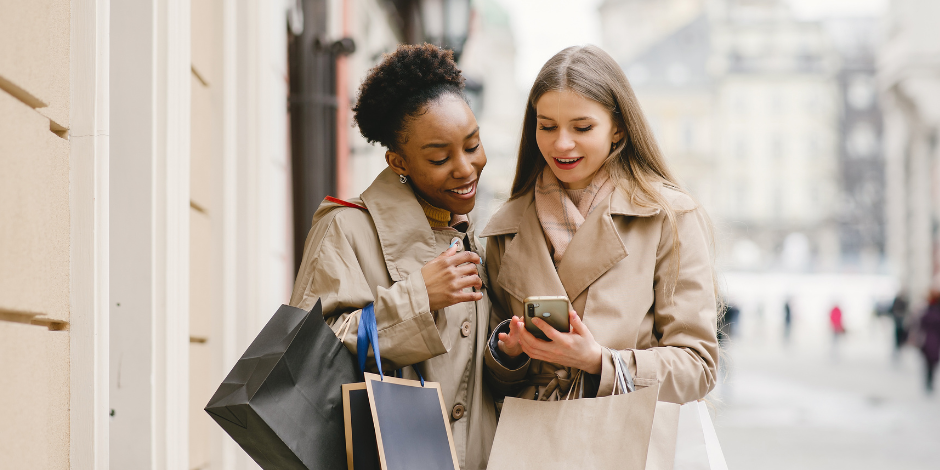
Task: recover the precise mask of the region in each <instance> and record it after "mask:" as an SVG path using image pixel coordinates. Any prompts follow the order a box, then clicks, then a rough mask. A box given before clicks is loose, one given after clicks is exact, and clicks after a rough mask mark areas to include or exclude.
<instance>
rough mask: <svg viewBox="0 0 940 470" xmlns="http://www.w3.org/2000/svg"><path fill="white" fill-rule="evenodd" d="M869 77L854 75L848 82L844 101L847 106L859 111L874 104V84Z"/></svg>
mask: <svg viewBox="0 0 940 470" xmlns="http://www.w3.org/2000/svg"><path fill="white" fill-rule="evenodd" d="M874 81H875V80H874V78H873V77H871V76H870V75H856V76H854V77H852V78H851V79H850V80H849V86H848V90H847V91H846V100H847V101H848V102H849V106H851V107H852V108H854V109H857V110H859V111H861V110H865V109H868V108H870V107H871V106H872V105H873V104H874V103H875V91H876V90H875V83H874Z"/></svg>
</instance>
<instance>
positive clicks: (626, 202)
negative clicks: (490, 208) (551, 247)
mask: <svg viewBox="0 0 940 470" xmlns="http://www.w3.org/2000/svg"><path fill="white" fill-rule="evenodd" d="M657 189H658V188H657ZM658 213H659V209H656V208H652V207H645V206H640V205H638V204H636V203H635V202H633V201H631V200H630V198H628V197H626V196H625V195H624V194H623V193H622V192H621V191H620V190H616V191H614V192H613V193H612V194H611V195H610V197H608V198H607V200H606V201H604V202H601V203H600V204H599V205H598V206H597V207H596V208H595V209H594V211H593V212H591V213H590V214H589V215H588V217H587V219H585V221H584V224H583V225H581V228H579V229H578V231H577V232H576V233H575V235H574V239H572V241H571V244H570V245H569V246H568V251H566V252H565V256H564V258H562V260H561V262H560V263H559V264H558V266H557V270H556V267H555V265H554V263H552V259H551V255H549V252H548V244H547V243H546V241H545V234H544V232H543V231H542V226H541V224H540V223H539V220H538V215H537V214H536V211H535V197H534V196H533V193H532V192H531V191H530V192H529V193H527V194H525V195H523V196H521V197H519V198H517V199H514V200H512V201H509V202H507V203H506V204H505V205H504V206H503V207H502V208H501V209H500V210H499V211H498V212H497V213H496V215H494V216H493V218H492V219H491V220H490V223H489V224H488V225H487V226H486V228H485V229H484V230H483V233H481V235H480V236H481V237H491V236H497V235H507V234H516V236H515V237H513V239H512V241H511V242H510V243H509V245H508V246H507V247H506V252H505V253H504V254H503V259H502V262H501V265H500V270H499V278H498V279H497V282H498V283H499V285H500V286H501V287H502V288H503V289H505V290H506V292H508V293H509V294H510V295H512V296H513V297H516V298H517V299H519V300H523V299H525V298H526V297H528V296H533V295H567V297H568V299H570V300H571V301H574V299H576V298H577V297H578V296H579V295H581V293H582V292H584V290H585V289H587V288H588V287H590V285H591V284H593V283H594V281H596V280H597V279H598V278H599V277H601V276H602V275H603V274H604V273H605V272H607V271H608V270H609V269H610V268H612V267H613V266H614V265H616V264H617V263H619V262H620V261H621V260H622V259H624V258H626V257H627V255H628V254H629V253H628V252H627V248H626V246H624V244H623V240H622V239H621V238H620V234H619V232H618V231H617V228H616V227H615V226H614V221H613V217H612V216H613V215H614V214H616V215H622V216H632V217H651V216H654V215H656V214H658Z"/></svg>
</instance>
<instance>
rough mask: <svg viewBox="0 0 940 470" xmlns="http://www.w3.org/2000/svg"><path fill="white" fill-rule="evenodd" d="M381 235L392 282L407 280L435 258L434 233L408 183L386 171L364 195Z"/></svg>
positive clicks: (389, 169)
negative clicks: (402, 182) (400, 180)
mask: <svg viewBox="0 0 940 470" xmlns="http://www.w3.org/2000/svg"><path fill="white" fill-rule="evenodd" d="M362 201H363V203H365V205H366V207H367V208H368V210H369V215H371V216H372V221H373V222H374V223H375V230H376V232H377V233H378V235H379V243H380V244H381V245H382V253H383V254H384V255H385V265H386V266H387V267H388V274H389V275H390V276H391V278H392V280H393V281H396V282H397V281H401V280H404V279H405V278H406V277H407V276H408V275H409V274H411V273H413V272H415V271H418V270H420V269H421V268H422V267H423V266H424V265H425V264H427V263H428V262H429V261H431V260H432V259H434V257H436V256H437V255H438V254H439V253H437V251H436V241H435V237H434V230H433V229H431V226H430V225H429V224H428V219H427V217H426V216H425V215H424V210H422V209H421V205H420V204H419V203H418V199H417V198H416V197H415V193H414V191H413V190H412V189H411V185H409V184H401V182H399V180H398V175H396V174H395V172H394V171H392V169H391V168H386V169H385V170H384V171H382V173H380V174H379V176H378V177H376V178H375V181H373V182H372V184H371V185H370V186H369V187H368V188H367V189H366V190H365V191H364V192H363V193H362Z"/></svg>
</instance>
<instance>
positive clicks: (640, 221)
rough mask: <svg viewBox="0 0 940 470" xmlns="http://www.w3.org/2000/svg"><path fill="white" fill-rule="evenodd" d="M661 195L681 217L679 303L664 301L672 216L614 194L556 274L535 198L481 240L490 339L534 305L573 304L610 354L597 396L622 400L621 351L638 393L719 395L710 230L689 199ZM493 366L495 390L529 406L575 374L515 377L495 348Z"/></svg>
mask: <svg viewBox="0 0 940 470" xmlns="http://www.w3.org/2000/svg"><path fill="white" fill-rule="evenodd" d="M658 187H659V190H660V191H661V193H662V194H663V195H665V196H666V198H667V200H669V201H670V202H671V205H672V207H673V208H674V209H675V210H676V211H677V219H678V229H679V251H680V252H681V256H680V262H681V267H680V269H679V278H678V284H677V286H676V289H675V294H674V297H673V302H671V303H670V302H666V301H665V295H664V286H665V285H666V282H669V283H672V282H673V280H674V272H675V271H674V267H673V259H672V258H671V256H673V254H674V250H673V232H672V230H671V228H670V226H669V223H668V221H667V219H666V217H665V214H664V213H662V212H661V211H660V210H658V209H655V208H648V207H642V206H639V205H637V204H635V203H633V202H631V201H630V199H629V198H628V197H627V196H625V195H624V194H623V192H621V191H620V190H617V191H614V193H613V194H611V196H610V198H609V199H608V200H606V201H604V202H602V203H601V204H600V205H598V206H597V207H596V208H595V209H594V211H593V212H591V213H590V214H589V215H588V217H587V218H586V219H585V221H584V224H583V225H582V226H581V227H580V228H579V229H578V231H577V232H576V233H575V236H574V239H573V240H572V241H571V244H570V245H569V246H568V249H567V251H566V252H565V256H564V258H562V260H561V262H560V263H559V264H558V269H557V272H556V270H555V266H554V265H553V263H552V259H551V256H550V255H549V250H548V245H547V244H546V241H545V236H544V234H543V232H542V227H541V225H540V224H539V220H538V216H537V215H536V211H535V200H534V197H533V194H532V193H531V192H530V193H529V194H526V195H524V196H522V197H520V198H518V199H515V200H512V201H510V202H508V203H506V204H505V205H504V206H503V207H502V208H501V209H500V210H499V211H498V212H497V213H496V215H494V216H493V218H492V219H491V220H490V222H489V224H488V225H487V227H486V229H485V230H484V231H483V233H482V234H481V236H482V237H489V238H488V239H487V250H486V255H487V256H486V262H485V264H486V268H487V272H488V275H489V278H490V280H491V285H490V300H491V301H492V304H493V305H492V307H491V308H492V313H491V317H490V329H491V331H492V330H494V329H496V328H497V327H498V325H499V324H500V323H501V322H503V321H504V320H507V319H508V318H511V317H512V316H513V315H516V316H518V317H519V318H522V315H523V304H522V301H523V299H525V298H526V297H529V296H535V295H553V296H554V295H564V296H567V297H568V298H569V299H571V300H572V304H573V307H574V309H575V310H576V311H577V312H578V314H579V315H581V318H582V319H583V320H584V324H585V325H586V326H587V327H588V328H589V329H590V330H591V333H592V334H593V335H594V339H595V340H596V341H597V342H598V343H599V344H600V345H601V346H603V347H605V350H604V352H603V362H602V371H601V375H600V381H599V385H598V390H597V394H598V396H604V395H610V394H611V393H612V391H613V384H614V365H613V362H612V359H611V355H610V352H609V351H608V350H607V349H606V348H613V349H617V350H620V351H621V356H622V357H623V359H624V360H625V361H626V362H627V364H628V366H629V369H630V372H631V373H632V374H633V375H634V377H635V382H636V386H637V388H642V387H644V386H647V385H650V384H651V383H653V381H659V382H661V388H660V392H659V393H660V395H659V399H660V400H661V401H669V402H674V403H685V402H688V401H691V400H696V399H699V398H702V397H704V396H705V395H706V394H707V393H708V392H709V391H710V390H711V389H712V388H714V386H715V377H716V376H715V370H716V367H717V362H718V340H717V311H716V299H715V293H714V287H713V286H714V284H713V270H712V262H711V258H710V254H709V246H708V241H707V238H706V230H705V227H706V222H705V220H704V218H703V216H702V213H701V211H700V209H698V208H697V206H696V205H695V203H694V201H693V200H692V199H691V198H690V197H688V196H686V195H685V194H682V193H680V192H679V191H676V190H673V189H670V188H668V187H666V186H663V185H658ZM486 365H487V368H488V371H487V374H488V375H489V376H490V380H491V381H492V382H493V383H494V386H495V388H494V390H495V389H500V390H499V391H501V392H503V393H510V391H512V392H513V393H515V394H516V395H517V396H519V397H523V398H533V396H535V395H536V391H537V392H538V394H539V395H540V396H541V399H557V398H558V396H559V394H560V393H563V392H564V391H565V390H567V387H568V382H569V381H570V377H573V373H574V372H575V371H572V370H566V369H564V368H562V367H561V366H559V365H556V364H550V363H543V362H541V361H537V360H526V362H525V363H524V364H522V365H521V366H519V367H518V368H516V369H512V370H510V369H509V368H507V367H506V366H504V365H503V364H501V363H500V362H499V361H497V360H496V359H495V358H494V357H493V353H492V351H491V349H490V348H487V349H486ZM511 366H515V364H511ZM558 379H560V380H558Z"/></svg>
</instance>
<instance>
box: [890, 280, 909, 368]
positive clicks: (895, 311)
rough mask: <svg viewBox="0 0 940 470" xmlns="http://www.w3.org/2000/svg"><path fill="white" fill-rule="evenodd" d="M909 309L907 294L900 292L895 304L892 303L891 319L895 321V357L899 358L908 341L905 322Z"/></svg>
mask: <svg viewBox="0 0 940 470" xmlns="http://www.w3.org/2000/svg"><path fill="white" fill-rule="evenodd" d="M908 308H909V303H908V300H907V292H905V291H904V290H903V289H902V290H901V291H899V292H898V295H896V296H895V297H894V302H892V303H891V319H892V320H893V321H894V357H895V359H897V358H898V356H899V355H900V352H901V346H902V345H903V344H904V342H905V341H907V328H906V326H905V320H907V311H908Z"/></svg>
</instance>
